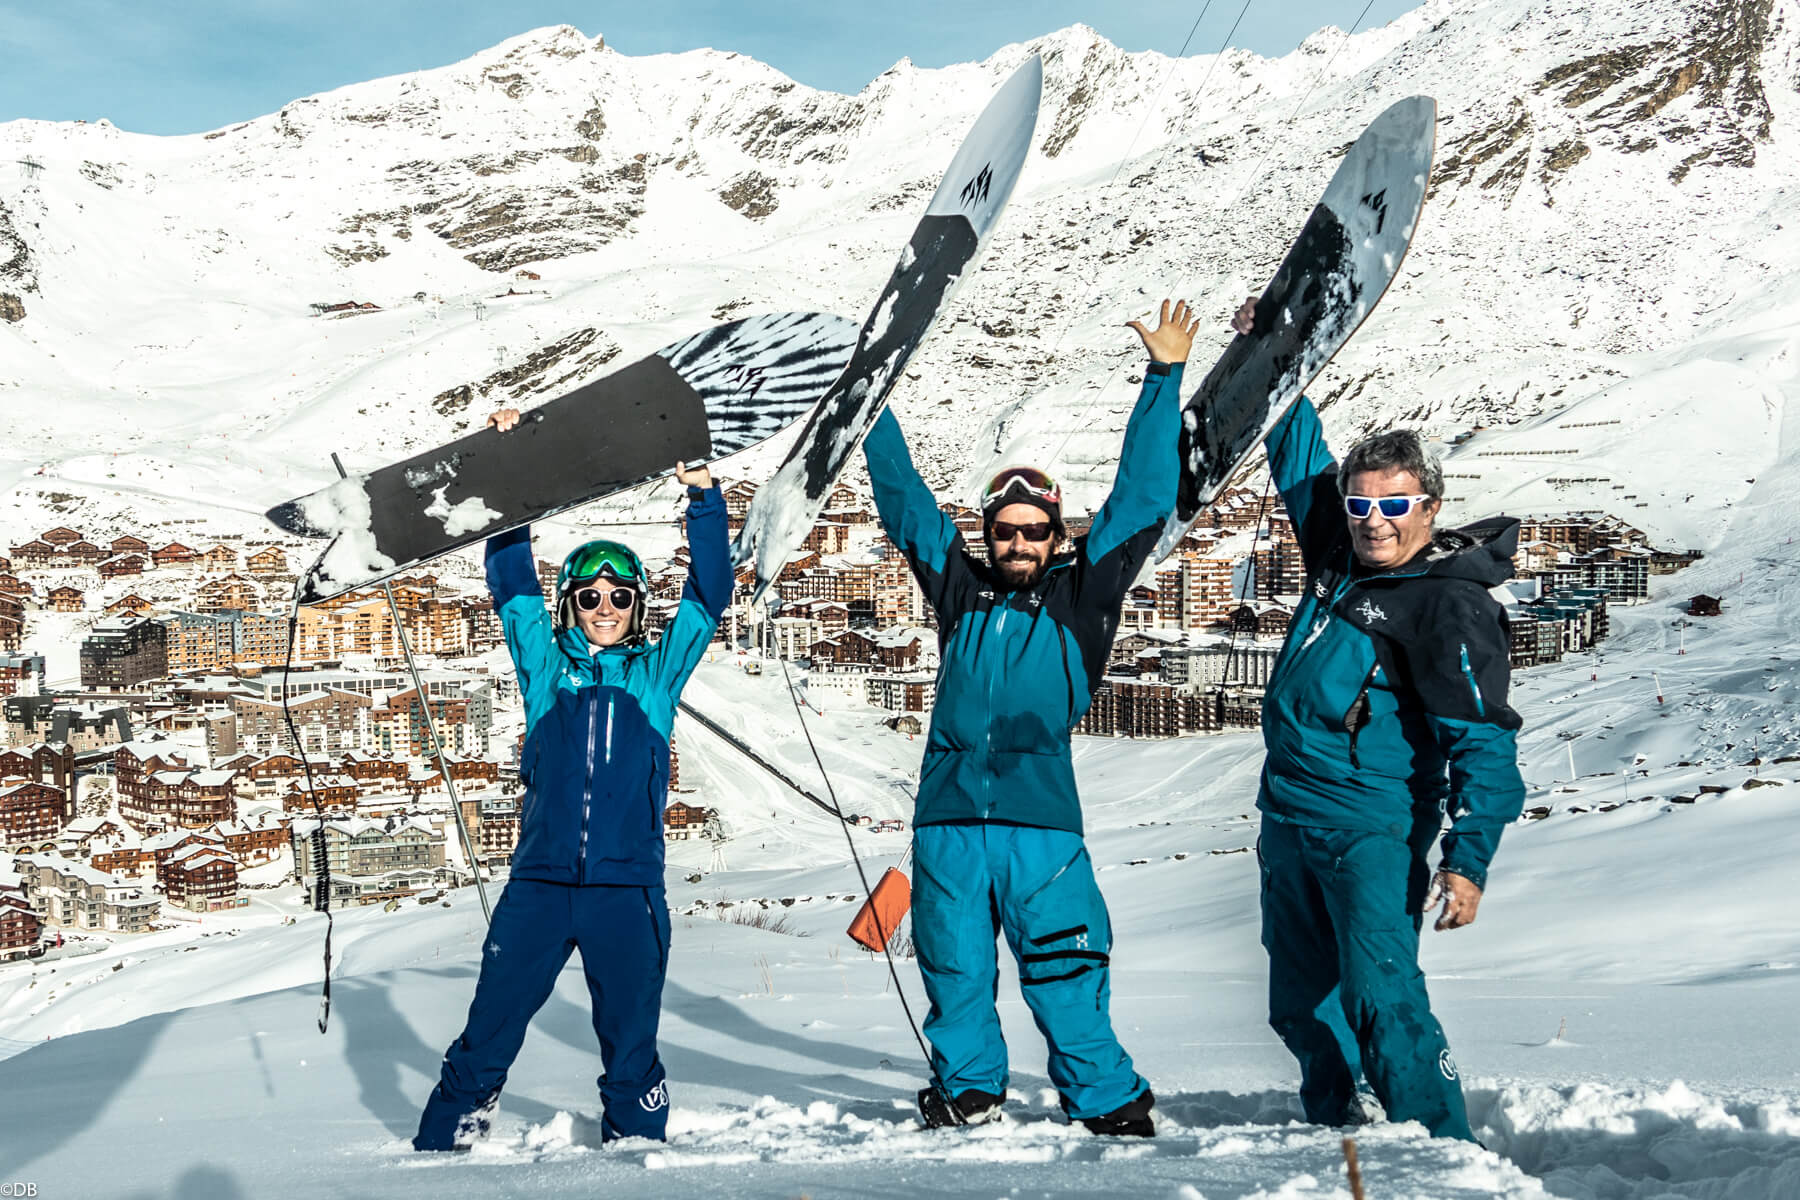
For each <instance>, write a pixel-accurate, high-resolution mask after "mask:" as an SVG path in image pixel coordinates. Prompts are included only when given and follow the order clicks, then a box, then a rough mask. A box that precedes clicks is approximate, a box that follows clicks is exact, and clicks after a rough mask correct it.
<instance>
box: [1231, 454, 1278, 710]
mask: <svg viewBox="0 0 1800 1200" xmlns="http://www.w3.org/2000/svg"><path fill="white" fill-rule="evenodd" d="M1274 482H1275V472H1274V470H1273V469H1271V470H1270V471H1269V477H1268V479H1266V480H1264V481H1263V494H1262V503H1261V504H1259V505H1258V506H1257V509H1256V530H1255V532H1254V533H1253V534H1252V535H1251V541H1250V562H1249V569H1248V570H1246V571H1245V572H1244V586H1243V587H1242V588H1241V589H1239V591H1238V606H1239V607H1240V608H1241V607H1243V605H1244V604H1245V603H1246V602H1247V601H1248V599H1249V596H1250V593H1251V592H1252V591H1254V590H1255V589H1254V587H1253V586H1252V581H1253V580H1254V579H1255V578H1256V541H1257V536H1258V535H1260V534H1261V533H1262V525H1263V520H1264V519H1265V518H1266V517H1267V516H1268V513H1269V488H1270V487H1271V485H1273V484H1274ZM1274 569H1275V530H1274V528H1273V527H1271V528H1270V529H1269V570H1270V571H1271V572H1273V571H1274ZM1231 618H1232V619H1231V644H1230V645H1229V646H1228V647H1227V649H1226V651H1225V679H1229V678H1230V677H1231V672H1232V671H1233V670H1234V669H1236V667H1237V648H1238V622H1237V614H1236V613H1235V612H1234V613H1232V614H1231ZM1250 619H1251V621H1252V622H1254V621H1255V620H1256V613H1255V611H1254V610H1252V611H1251V613H1250ZM1252 637H1253V638H1254V634H1253V635H1252ZM1225 679H1221V680H1220V681H1219V684H1220V686H1221V687H1223V686H1224V684H1225Z"/></svg>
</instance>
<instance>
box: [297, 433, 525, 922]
mask: <svg viewBox="0 0 1800 1200" xmlns="http://www.w3.org/2000/svg"><path fill="white" fill-rule="evenodd" d="M331 465H332V466H334V467H336V468H337V473H338V478H339V479H343V478H345V477H346V476H347V474H348V472H346V471H345V470H344V464H343V463H341V462H339V461H338V456H337V454H336V453H335V452H333V454H332V456H331ZM381 591H382V594H384V595H385V596H386V597H387V602H388V613H389V615H390V616H392V617H393V618H394V636H395V637H396V638H398V639H399V641H400V652H401V654H403V655H405V657H406V669H407V671H408V672H409V673H410V674H411V675H412V681H413V690H414V691H416V692H417V693H418V694H419V707H420V708H421V709H423V710H424V712H425V731H426V732H427V733H428V734H430V735H431V750H432V753H433V755H434V756H435V757H436V758H437V761H438V770H440V771H442V772H443V773H444V790H445V791H446V792H447V793H449V796H450V812H451V814H452V815H454V816H455V818H456V832H457V833H458V834H459V835H460V836H461V838H462V847H463V855H464V856H465V857H466V858H467V859H468V860H469V874H471V875H473V876H474V877H475V894H476V895H477V896H479V897H480V898H481V916H482V919H483V920H485V921H486V922H487V923H488V924H490V925H492V924H493V923H494V910H493V909H492V908H490V907H489V906H488V898H487V886H486V885H485V884H483V883H482V882H481V862H480V860H478V859H477V858H476V857H475V843H474V840H473V839H472V838H470V837H469V827H468V825H467V824H466V823H465V822H464V821H463V813H462V803H461V802H460V801H459V800H458V799H457V795H456V779H455V777H453V776H452V775H451V774H450V760H449V759H448V758H447V757H446V756H445V755H444V743H443V740H442V739H441V738H439V737H438V732H437V718H436V717H434V716H433V715H432V713H431V697H430V696H428V695H427V694H426V692H425V682H424V680H422V679H420V678H419V665H418V664H417V663H416V662H414V661H413V652H412V646H411V644H409V643H408V641H407V638H406V622H404V621H402V620H401V619H400V602H399V601H398V600H396V599H395V598H394V585H393V583H392V582H391V581H390V580H386V579H384V580H382V581H381Z"/></svg>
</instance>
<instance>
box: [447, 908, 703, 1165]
mask: <svg viewBox="0 0 1800 1200" xmlns="http://www.w3.org/2000/svg"><path fill="white" fill-rule="evenodd" d="M578 947H579V948H580V950H581V966H582V971H583V973H584V974H586V976H587V986H588V996H589V998H590V999H591V1000H592V1002H593V1015H594V1033H595V1034H597V1035H598V1036H599V1039H600V1061H601V1063H602V1065H603V1067H604V1070H605V1073H604V1074H602V1075H601V1076H600V1079H599V1084H600V1101H601V1105H602V1107H603V1109H604V1116H603V1118H602V1121H601V1136H602V1138H603V1139H605V1140H608V1141H610V1140H612V1139H613V1138H620V1137H645V1138H655V1139H657V1140H659V1141H660V1140H662V1138H663V1135H664V1131H665V1130H666V1128H667V1126H668V1121H669V1092H668V1088H667V1086H666V1084H665V1083H664V1072H663V1065H662V1060H661V1059H660V1058H658V1057H657V1053H656V1028H657V1023H658V1021H659V1019H660V1017H661V1015H662V988H663V976H664V974H665V973H666V972H667V970H668V966H669V906H668V902H667V900H666V899H665V898H664V895H663V889H662V888H660V887H607V886H588V887H571V886H568V885H565V884H555V883H539V882H536V881H534V880H530V879H514V880H511V881H510V882H508V883H507V885H506V891H505V892H503V893H502V894H501V896H500V903H499V904H498V905H496V906H495V907H494V920H493V923H492V924H491V925H490V926H489V927H488V936H487V944H486V946H485V947H483V949H482V954H481V977H480V978H479V979H478V980H477V981H476V983H475V999H474V1001H473V1002H472V1003H471V1004H470V1005H469V1020H468V1024H467V1026H466V1027H465V1028H464V1029H463V1031H462V1035H461V1036H460V1037H458V1038H457V1039H456V1040H455V1041H454V1042H452V1043H450V1048H449V1049H448V1050H446V1051H445V1052H444V1067H443V1072H442V1074H441V1076H440V1077H439V1079H438V1085H437V1087H436V1088H435V1089H433V1091H432V1093H431V1099H430V1100H429V1101H428V1102H427V1103H426V1105H425V1112H424V1115H423V1116H421V1117H420V1118H419V1133H418V1136H417V1137H415V1138H414V1139H413V1146H414V1147H415V1148H416V1149H419V1150H448V1149H450V1148H451V1146H452V1145H453V1144H454V1143H455V1142H456V1141H457V1140H458V1139H457V1126H458V1125H459V1124H460V1123H461V1122H463V1121H464V1119H465V1118H468V1117H471V1116H472V1115H474V1114H477V1113H480V1112H483V1111H484V1110H488V1109H491V1107H492V1106H493V1104H494V1102H495V1101H497V1100H498V1098H499V1095H500V1089H501V1088H502V1087H503V1086H505V1084H506V1073H507V1070H508V1068H510V1067H511V1066H512V1063H513V1059H515V1058H516V1057H518V1054H519V1047H520V1046H521V1045H523V1044H524V1041H525V1029H526V1027H527V1026H529V1025H530V1024H531V1018H532V1017H533V1016H534V1015H535V1014H536V1013H537V1010H538V1009H540V1008H542V1007H543V1005H544V1001H546V1000H548V999H549V998H550V992H551V989H552V988H554V987H555V986H556V977H557V976H558V975H559V974H561V973H562V969H563V965H564V964H565V963H567V962H568V961H569V954H570V952H571V951H573V950H575V949H576V948H578Z"/></svg>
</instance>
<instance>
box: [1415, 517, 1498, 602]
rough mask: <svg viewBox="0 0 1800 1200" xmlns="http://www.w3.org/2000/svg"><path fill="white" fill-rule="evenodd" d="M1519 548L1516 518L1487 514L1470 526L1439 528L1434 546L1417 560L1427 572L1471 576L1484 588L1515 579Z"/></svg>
mask: <svg viewBox="0 0 1800 1200" xmlns="http://www.w3.org/2000/svg"><path fill="white" fill-rule="evenodd" d="M1518 548H1519V522H1518V520H1517V518H1514V517H1488V518H1486V519H1484V520H1480V521H1476V522H1474V523H1473V524H1471V525H1463V526H1460V527H1458V528H1455V529H1440V530H1438V532H1437V534H1436V535H1435V536H1434V537H1433V538H1432V539H1431V547H1430V548H1429V549H1428V550H1426V551H1425V553H1424V554H1423V555H1421V556H1420V558H1419V559H1415V560H1414V562H1415V563H1421V564H1422V565H1423V566H1424V568H1425V570H1424V572H1423V573H1424V574H1426V575H1437V576H1440V577H1443V578H1449V579H1470V580H1473V581H1474V582H1476V583H1479V584H1480V585H1481V586H1482V587H1494V586H1496V585H1498V584H1502V583H1505V582H1506V581H1507V580H1508V579H1511V578H1512V576H1513V552H1514V551H1515V550H1517V549H1518ZM1407 573H1409V574H1412V573H1417V572H1416V571H1410V572H1407Z"/></svg>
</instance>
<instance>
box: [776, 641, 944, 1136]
mask: <svg viewBox="0 0 1800 1200" xmlns="http://www.w3.org/2000/svg"><path fill="white" fill-rule="evenodd" d="M775 661H776V662H779V663H780V664H781V678H782V681H783V682H784V683H786V684H787V693H788V699H789V700H791V701H793V703H794V716H795V717H796V718H798V719H799V721H800V732H801V733H802V734H804V735H806V748H807V749H808V750H810V751H812V757H813V762H814V763H816V764H817V765H818V768H819V778H820V779H823V780H824V781H825V796H826V798H827V799H829V800H830V801H831V812H832V815H833V816H835V817H836V818H837V819H838V825H839V826H840V827H842V829H843V831H844V842H845V844H846V845H848V846H849V847H850V861H851V862H853V863H855V864H856V877H857V878H858V879H859V880H861V881H862V889H863V895H864V896H865V897H867V898H868V903H871V904H873V903H874V899H875V892H874V889H872V888H871V887H869V875H868V872H867V871H865V870H863V864H862V855H860V854H858V853H857V852H856V839H855V838H854V837H852V836H851V834H850V822H849V821H847V820H845V819H844V809H843V806H841V805H840V804H839V803H838V798H837V792H836V791H835V790H834V789H833V788H832V786H831V774H830V772H828V771H826V769H825V760H824V759H822V758H820V757H819V748H818V747H817V746H816V745H814V744H813V736H812V730H811V729H810V728H808V726H807V724H806V711H805V710H804V709H803V708H802V707H801V706H800V697H799V695H798V694H797V693H796V692H795V691H794V680H793V678H792V677H791V676H790V675H789V674H788V668H787V659H785V658H782V657H781V656H779V655H777V656H776V659H775ZM875 927H876V929H878V930H880V929H881V920H880V918H879V917H877V918H876V921H875ZM889 932H890V931H888V930H881V956H882V957H883V958H885V959H886V960H887V969H888V977H889V978H891V979H892V980H893V981H894V994H895V995H897V996H899V997H900V1007H901V1008H902V1009H904V1010H905V1012H906V1023H907V1024H908V1025H909V1026H911V1027H912V1034H913V1040H914V1041H916V1042H918V1043H919V1053H921V1054H923V1055H924V1056H925V1069H926V1070H928V1071H930V1072H931V1082H932V1084H933V1086H935V1087H936V1088H937V1090H938V1094H939V1095H941V1096H942V1097H943V1098H944V1102H945V1104H944V1106H945V1107H946V1108H948V1109H949V1110H950V1115H951V1116H953V1117H955V1118H956V1123H957V1124H958V1125H967V1124H968V1121H966V1120H964V1119H963V1114H962V1110H961V1109H959V1108H957V1107H956V1099H955V1097H953V1096H952V1095H951V1094H950V1088H949V1086H948V1085H946V1084H945V1083H944V1080H943V1077H942V1076H940V1075H939V1074H938V1071H937V1066H936V1064H934V1063H933V1062H932V1061H931V1048H930V1047H928V1046H927V1045H926V1044H925V1035H924V1034H922V1033H920V1032H919V1023H918V1021H917V1020H915V1019H914V1018H913V1011H912V1005H911V1004H908V1003H907V1001H906V989H905V988H903V987H901V986H900V972H899V970H898V968H896V967H895V966H894V952H893V951H892V950H891V949H890V948H889V942H890V941H891V939H890V938H889V936H888V934H889Z"/></svg>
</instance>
